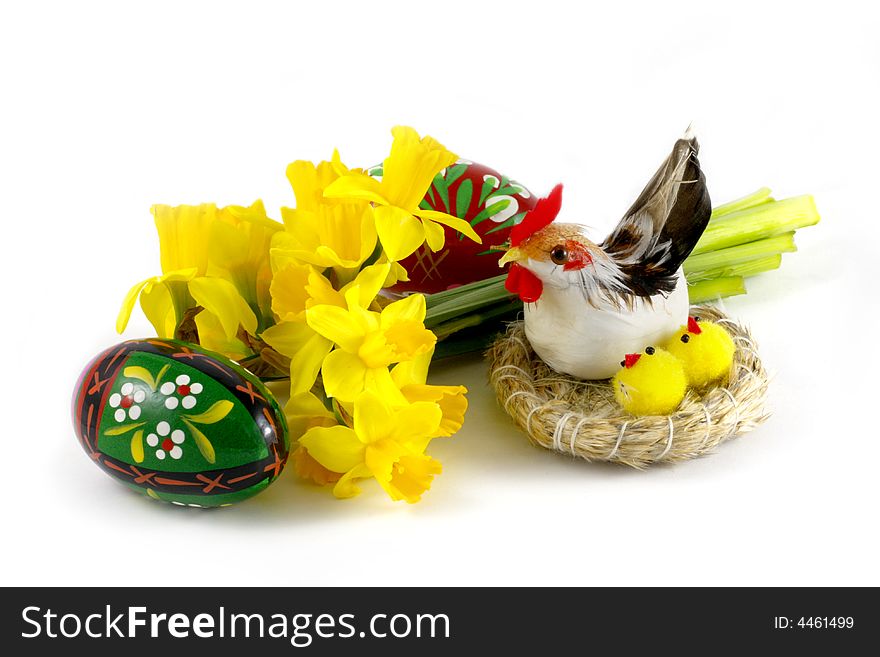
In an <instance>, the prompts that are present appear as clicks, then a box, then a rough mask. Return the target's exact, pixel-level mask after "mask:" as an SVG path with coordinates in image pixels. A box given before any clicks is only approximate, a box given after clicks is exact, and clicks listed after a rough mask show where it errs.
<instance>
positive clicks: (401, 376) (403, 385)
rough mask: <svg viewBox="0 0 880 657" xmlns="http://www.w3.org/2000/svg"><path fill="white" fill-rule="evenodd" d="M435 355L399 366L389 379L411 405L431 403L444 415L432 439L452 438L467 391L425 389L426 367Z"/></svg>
mask: <svg viewBox="0 0 880 657" xmlns="http://www.w3.org/2000/svg"><path fill="white" fill-rule="evenodd" d="M433 355H434V350H433V349H432V350H431V351H429V352H426V353H425V354H422V355H421V356H418V357H417V358H414V359H413V360H411V361H407V362H404V363H399V364H397V365H395V366H394V369H393V370H391V379H392V380H393V381H394V384H395V385H396V386H397V387H398V388H399V389H400V392H401V393H402V394H403V396H404V398H405V399H406V400H407V401H408V402H410V403H413V402H418V401H426V402H434V403H436V404H437V405H438V406H439V407H440V411H441V413H442V415H443V417H442V420H441V421H440V426H439V427H438V429H437V433H436V434H434V436H433V437H440V436H451V435H453V434H455V433H457V432H458V430H459V429H461V426H462V424H464V415H465V413H466V412H467V408H468V402H467V397H465V395H466V394H467V388H465V387H464V386H437V385H428V384H426V383H425V382H426V380H427V378H428V366H429V365H430V364H431V357H432V356H433Z"/></svg>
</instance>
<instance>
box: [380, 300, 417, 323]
mask: <svg viewBox="0 0 880 657" xmlns="http://www.w3.org/2000/svg"><path fill="white" fill-rule="evenodd" d="M426 310H427V305H426V303H425V296H424V295H423V294H411V295H409V296H408V297H404V298H403V299H400V300H398V301H395V302H393V303H390V304H388V305H387V306H385V308H383V309H382V314H381V316H380V318H379V322H380V326H381V327H382V328H383V329H388V328H390V327H391V326H393V325H394V324H395V323H397V322H403V321H413V322H424V321H425V312H426Z"/></svg>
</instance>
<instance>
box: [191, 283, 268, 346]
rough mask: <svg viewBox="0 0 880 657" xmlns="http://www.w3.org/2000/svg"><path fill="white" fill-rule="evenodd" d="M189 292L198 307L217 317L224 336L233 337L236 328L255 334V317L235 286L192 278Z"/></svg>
mask: <svg viewBox="0 0 880 657" xmlns="http://www.w3.org/2000/svg"><path fill="white" fill-rule="evenodd" d="M189 292H190V294H192V296H193V299H195V300H196V303H198V304H199V305H200V306H202V307H203V308H205V310H207V311H208V312H211V313H213V314H215V315H216V316H217V318H218V319H219V320H220V324H221V325H222V326H223V330H224V332H225V333H226V336H227V337H229V338H232V337H234V336H235V335H236V334H237V333H238V327H239V326H243V327H244V329H245V331H247V332H248V333H252V334H256V332H257V317H256V315H254V311H253V310H251V308H250V306H248V304H247V302H246V301H245V300H244V298H243V297H242V296H241V294H239V292H238V290H237V289H236V288H235V286H234V285H233V284H232V283H230V282H229V281H227V280H225V279H222V278H207V277H200V278H194V279H193V280H191V281H190V282H189Z"/></svg>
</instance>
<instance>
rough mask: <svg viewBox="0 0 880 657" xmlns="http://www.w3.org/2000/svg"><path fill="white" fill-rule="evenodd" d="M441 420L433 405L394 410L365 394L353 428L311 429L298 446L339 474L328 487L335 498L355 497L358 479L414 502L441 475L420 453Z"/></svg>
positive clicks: (356, 408)
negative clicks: (366, 480) (372, 482)
mask: <svg viewBox="0 0 880 657" xmlns="http://www.w3.org/2000/svg"><path fill="white" fill-rule="evenodd" d="M440 421H441V411H440V408H439V407H438V406H437V404H434V403H431V402H415V403H413V404H408V405H406V406H403V407H400V408H393V407H392V406H390V405H389V404H388V403H386V401H385V400H383V399H382V398H381V397H380V396H378V395H376V394H374V393H373V392H370V391H365V392H362V393H361V394H360V395H358V397H357V399H356V400H355V402H354V422H353V424H354V426H353V427H352V428H349V427H346V426H335V427H313V428H312V429H309V430H308V431H307V432H306V434H305V435H304V436H303V437H302V438H301V439H300V445H302V446H303V447H304V448H305V449H307V450H308V453H309V455H310V456H311V457H312V458H314V459H315V460H316V461H317V462H318V463H319V464H321V465H322V466H323V467H324V468H326V469H327V470H329V471H331V472H339V473H344V474H343V475H342V477H341V478H340V479H339V481H337V482H336V485H335V486H334V488H333V493H334V494H335V495H336V496H337V497H352V496H354V495H357V494H358V493H359V492H360V491H359V489H358V488H357V486H356V482H357V480H359V479H364V478H368V477H375V479H376V481H378V482H379V484H380V485H381V486H382V488H384V489H385V491H386V492H387V493H388V495H390V496H391V498H392V499H394V500H406V501H407V502H409V503H414V502H418V501H419V499H420V497H421V495H422V493H424V492H425V491H426V490H428V488H430V486H431V481H432V480H433V478H434V475H437V474H439V473H440V471H441V467H440V463H439V462H438V461H436V460H434V459H432V458H431V457H430V456H427V455H426V454H425V453H424V451H425V448H426V447H427V445H428V443H429V442H430V440H431V436H432V435H434V434H435V433H436V432H437V429H438V427H439V426H440Z"/></svg>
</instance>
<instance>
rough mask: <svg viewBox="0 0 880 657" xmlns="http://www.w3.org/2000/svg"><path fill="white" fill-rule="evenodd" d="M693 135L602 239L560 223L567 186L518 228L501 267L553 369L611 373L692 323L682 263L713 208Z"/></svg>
mask: <svg viewBox="0 0 880 657" xmlns="http://www.w3.org/2000/svg"><path fill="white" fill-rule="evenodd" d="M698 150H699V146H698V144H697V140H696V138H694V137H693V136H691V135H690V134H689V133H688V134H686V135H685V136H684V137H683V138H682V139H679V140H678V141H677V142H676V143H675V146H674V147H673V149H672V153H670V155H669V157H667V158H666V160H665V161H664V162H663V164H662V165H661V166H660V168H659V169H658V171H657V173H655V174H654V177H653V178H651V180H650V182H648V184H647V186H646V187H645V189H644V190H642V193H641V194H640V195H639V197H638V199H636V202H635V203H634V204H633V205H632V207H631V208H630V209H629V211H627V213H626V214H625V215H624V217H623V219H621V221H620V223H619V224H618V225H617V227H616V228H615V229H614V230H613V231H612V232H611V234H610V235H609V236H608V237H607V238H606V239H605V240H604V241H603V242H602V243H601V244H595V243H593V242H591V241H590V240H589V239H587V237H586V231H585V228H584V227H583V226H581V225H579V224H566V223H557V222H554V219H555V218H556V215H557V214H558V213H559V210H560V208H561V204H562V186H561V185H557V186H556V187H555V188H554V189H553V191H552V192H551V193H550V195H549V196H548V197H547V198H544V199H541V200H539V201H538V203H537V205H536V206H535V208H534V209H533V210H532V211H531V212H529V214H527V215H526V217H525V218H524V219H523V221H522V223H520V224H519V225H517V226H515V227H514V228H513V230H512V231H511V234H510V248H509V249H508V250H507V252H506V253H505V254H504V255H503V256H502V258H501V259H500V261H499V265H501V266H503V265H504V264H505V263H512V264H511V266H510V271H509V272H508V277H507V283H506V285H507V289H508V290H510V291H511V292H514V293H516V294H519V296H520V298H521V299H522V300H523V301H524V302H525V333H526V337H528V339H529V342H531V344H532V347H533V348H534V350H535V352H536V353H537V354H538V356H540V357H541V358H542V359H543V360H544V362H546V363H547V364H548V365H549V366H550V367H552V368H553V369H555V370H557V371H559V372H565V373H567V374H571V375H572V376H576V377H579V378H582V379H605V378H608V377H610V376H612V375H613V374H614V373H615V372H616V371H617V369H618V367H619V365H618V364H619V363H620V360H621V358H623V356H624V355H625V354H631V353H640V352H641V351H642V350H643V349H645V347H646V346H648V345H651V344H662V343H663V342H664V341H665V340H667V339H668V338H669V337H670V336H671V335H672V334H673V333H675V331H676V330H678V328H679V327H680V326H681V325H682V324H684V323H686V322H687V317H688V308H689V304H688V290H687V282H686V281H685V278H684V273H683V272H682V269H681V264H682V263H683V262H684V260H685V258H687V257H688V255H689V254H690V252H691V250H692V249H693V248H694V246H695V245H696V243H697V240H699V239H700V235H702V234H703V230H704V229H705V228H706V224H707V223H708V222H709V215H710V213H711V210H712V207H711V203H710V201H709V193H708V191H707V189H706V178H705V176H704V175H703V172H702V171H701V170H700V163H699V160H698V159H697V153H698Z"/></svg>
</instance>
